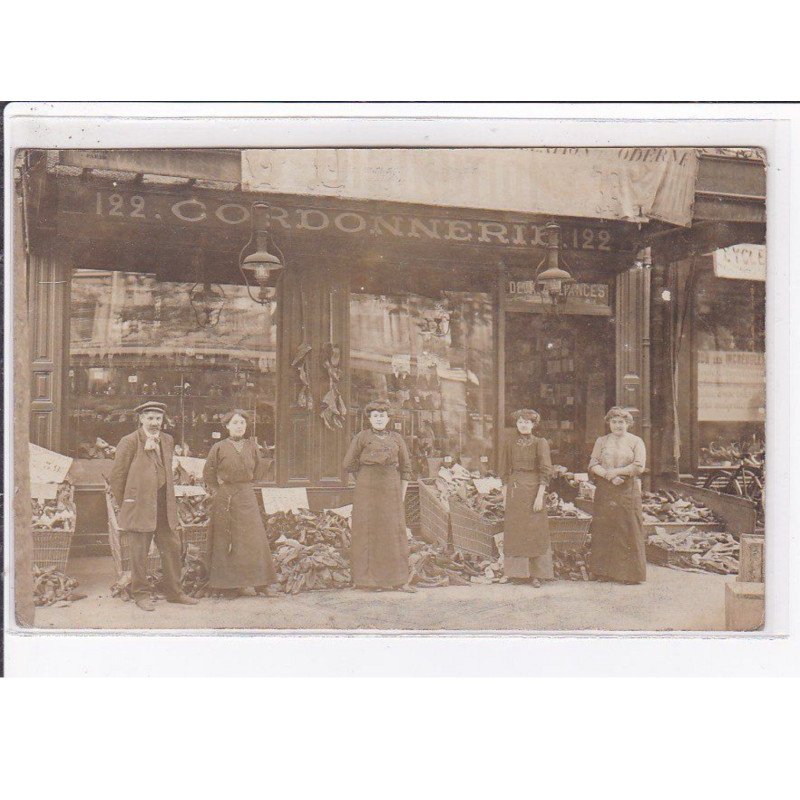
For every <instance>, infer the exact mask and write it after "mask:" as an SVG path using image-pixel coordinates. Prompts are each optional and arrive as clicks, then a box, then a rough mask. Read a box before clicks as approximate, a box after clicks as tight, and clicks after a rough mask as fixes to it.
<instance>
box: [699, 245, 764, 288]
mask: <svg viewBox="0 0 800 800" xmlns="http://www.w3.org/2000/svg"><path fill="white" fill-rule="evenodd" d="M711 255H712V258H713V259H714V275H716V277H718V278H733V279H737V280H747V281H765V280H766V279H767V246H766V245H764V244H734V245H731V246H730V247H725V248H721V249H719V250H715V251H714V252H713V253H712V254H711Z"/></svg>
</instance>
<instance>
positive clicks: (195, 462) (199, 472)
mask: <svg viewBox="0 0 800 800" xmlns="http://www.w3.org/2000/svg"><path fill="white" fill-rule="evenodd" d="M176 463H178V464H180V465H181V467H183V469H185V470H186V471H187V472H188V473H189V474H190V475H191V476H192V477H194V478H197V479H198V480H202V478H203V467H204V466H205V464H206V460H205V459H204V458H192V457H191V456H173V459H172V465H173V466H175V464H176Z"/></svg>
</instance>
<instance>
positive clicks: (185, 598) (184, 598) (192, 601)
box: [167, 594, 199, 606]
mask: <svg viewBox="0 0 800 800" xmlns="http://www.w3.org/2000/svg"><path fill="white" fill-rule="evenodd" d="M167 602H168V603H180V604H181V605H182V606H196V605H197V603H198V602H199V601H198V600H197V599H196V598H194V597H189V595H188V594H179V595H178V596H177V597H173V598H172V599H171V600H167Z"/></svg>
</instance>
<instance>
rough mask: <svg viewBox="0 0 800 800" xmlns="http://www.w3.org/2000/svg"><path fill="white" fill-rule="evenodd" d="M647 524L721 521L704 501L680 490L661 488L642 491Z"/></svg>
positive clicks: (643, 509)
mask: <svg viewBox="0 0 800 800" xmlns="http://www.w3.org/2000/svg"><path fill="white" fill-rule="evenodd" d="M642 511H643V512H644V521H645V524H652V523H658V522H719V519H718V518H717V517H716V515H715V514H714V512H713V511H712V510H711V509H710V508H707V507H706V506H704V505H703V504H702V503H699V502H697V501H696V500H693V499H692V498H691V497H687V496H685V495H682V494H680V493H679V492H673V491H668V490H666V489H661V490H659V491H657V492H643V493H642Z"/></svg>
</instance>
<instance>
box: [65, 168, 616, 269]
mask: <svg viewBox="0 0 800 800" xmlns="http://www.w3.org/2000/svg"><path fill="white" fill-rule="evenodd" d="M269 205H270V213H269V218H268V226H269V228H270V230H271V231H272V232H273V233H274V234H275V237H276V239H278V238H286V237H304V236H307V235H313V234H317V235H333V236H337V237H339V238H352V239H361V240H365V239H368V240H371V241H376V240H379V241H385V242H391V241H393V240H403V241H406V242H409V243H438V244H442V245H448V246H449V245H469V246H473V247H486V248H498V247H501V248H516V249H526V250H530V249H543V248H545V247H546V245H547V238H546V230H545V225H546V223H547V221H548V220H547V218H541V219H538V220H535V221H531V220H509V219H503V220H499V219H497V218H495V219H492V218H491V217H479V218H475V219H466V218H454V217H451V216H448V215H447V214H444V213H443V214H441V215H437V214H423V213H415V214H404V213H392V212H389V213H371V212H367V211H365V210H362V209H359V210H353V209H347V208H327V207H316V206H314V205H313V204H309V205H306V204H305V203H298V204H293V203H291V202H288V201H286V200H281V201H280V202H278V203H272V202H270V204H269ZM250 209H251V203H250V202H249V198H248V199H247V201H245V202H242V196H241V195H235V194H230V195H220V194H212V193H204V192H197V193H195V194H185V193H184V194H174V193H172V194H170V193H166V192H153V191H149V190H144V189H136V188H123V187H106V186H100V185H87V184H83V183H76V182H71V181H64V182H63V183H62V184H61V185H60V187H59V222H58V224H59V230H60V231H61V232H63V233H64V234H68V233H69V231H70V229H71V228H74V227H75V226H76V225H80V224H81V223H83V225H84V226H86V225H88V226H90V228H91V230H92V235H93V236H97V237H100V236H102V235H103V234H102V233H101V230H102V231H105V235H109V231H110V232H111V235H113V230H114V228H115V227H116V226H118V227H119V228H120V231H122V230H123V229H124V230H125V231H126V232H130V231H131V228H132V227H133V228H134V229H135V228H140V229H141V230H142V233H143V234H144V235H149V233H150V232H152V233H154V234H155V233H158V232H159V231H162V232H169V231H171V230H175V229H176V228H180V229H183V230H186V231H194V232H197V233H202V232H207V233H212V234H215V235H221V236H225V237H229V236H233V237H235V238H238V239H244V238H245V237H249V236H250V227H251V224H250V214H251V210H250ZM558 222H559V224H560V225H561V242H562V247H563V248H564V250H566V251H572V252H581V253H587V254H592V253H595V254H600V255H602V254H608V253H617V252H620V251H625V252H628V251H630V250H631V248H632V243H631V238H630V237H631V232H630V231H627V230H626V227H627V226H624V225H623V224H622V223H607V222H595V221H593V220H562V219H559V220H558ZM109 226H110V227H109ZM120 235H121V234H120Z"/></svg>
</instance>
